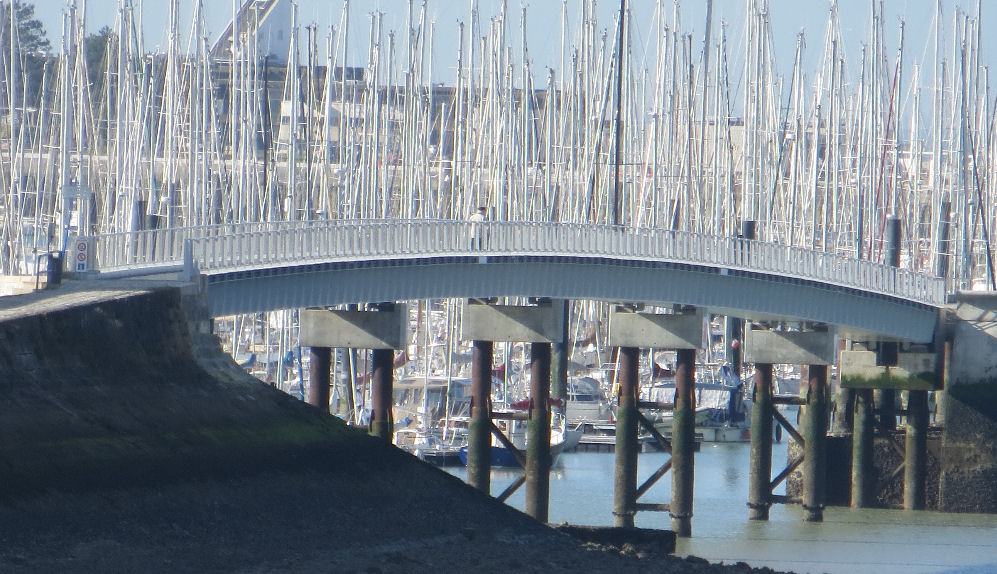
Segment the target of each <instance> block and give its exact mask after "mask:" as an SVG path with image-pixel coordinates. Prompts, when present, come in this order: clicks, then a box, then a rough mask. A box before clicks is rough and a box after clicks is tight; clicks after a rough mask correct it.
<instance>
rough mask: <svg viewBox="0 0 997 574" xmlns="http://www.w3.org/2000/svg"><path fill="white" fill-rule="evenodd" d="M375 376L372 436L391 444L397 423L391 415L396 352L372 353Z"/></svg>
mask: <svg viewBox="0 0 997 574" xmlns="http://www.w3.org/2000/svg"><path fill="white" fill-rule="evenodd" d="M372 355H373V357H372V362H373V363H374V375H373V377H371V390H370V402H371V414H370V434H372V435H373V436H376V437H378V438H382V439H384V440H386V441H388V442H391V433H392V432H393V430H394V426H395V421H394V417H393V416H392V413H391V395H392V387H393V386H394V373H393V372H392V367H393V364H394V361H395V352H394V351H392V350H391V349H374V350H373V353H372Z"/></svg>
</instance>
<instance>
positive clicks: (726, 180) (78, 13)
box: [0, 0, 997, 288]
mask: <svg viewBox="0 0 997 574" xmlns="http://www.w3.org/2000/svg"><path fill="white" fill-rule="evenodd" d="M604 1H606V2H610V0H604ZM203 2H204V0H196V2H194V8H193V9H194V14H193V18H192V22H193V23H192V25H191V28H190V29H189V30H181V28H180V24H179V22H180V20H181V14H180V13H179V12H180V5H179V0H170V15H169V22H168V31H167V41H166V44H165V46H166V47H165V53H159V54H150V53H147V52H146V51H145V50H144V47H143V37H142V33H141V25H140V22H139V15H138V14H137V13H136V9H135V8H134V7H133V5H132V4H133V3H132V1H131V0H119V10H118V14H117V20H116V22H115V24H114V26H113V31H114V34H113V35H112V36H111V37H110V38H111V40H110V41H109V42H107V44H106V51H105V53H104V54H103V57H102V58H100V59H99V62H97V64H96V65H98V66H99V70H92V69H91V70H88V60H87V59H86V57H85V53H86V52H85V47H86V46H85V42H84V38H85V37H86V34H85V29H86V21H85V20H86V19H85V14H84V10H82V9H80V8H78V7H77V6H76V4H75V3H74V2H70V3H69V4H68V5H67V6H66V9H65V16H64V25H63V30H62V49H61V52H60V53H59V54H57V55H55V56H54V57H50V58H48V59H47V60H46V65H45V72H44V76H43V79H42V85H41V88H40V89H39V90H36V94H35V95H34V98H31V97H29V95H28V92H27V90H26V89H25V88H24V86H25V82H24V81H23V78H22V71H21V70H22V68H23V66H21V65H20V62H21V58H22V55H21V54H20V53H19V51H18V49H17V48H18V45H17V41H16V38H15V41H13V42H8V43H7V44H9V45H10V46H11V50H10V52H9V53H5V54H3V57H2V59H0V66H2V74H0V81H2V86H0V91H2V96H3V100H2V102H0V110H2V118H3V123H4V125H3V127H2V134H3V138H2V140H0V141H2V146H0V154H2V162H0V182H2V186H3V193H2V194H0V198H2V199H0V214H2V217H3V220H2V237H3V242H2V245H3V252H2V266H3V269H2V270H3V273H5V274H19V273H29V272H31V265H33V262H34V261H35V259H36V254H37V253H43V252H45V251H47V250H50V249H61V248H63V245H64V239H63V235H64V232H65V231H66V229H65V228H66V227H67V223H68V222H71V225H72V227H73V229H72V233H73V234H76V233H79V234H82V235H93V234H103V233H116V232H133V231H136V230H141V229H146V228H148V227H149V226H150V225H153V226H158V227H167V226H200V225H211V224H219V223H230V222H246V221H285V220H304V219H315V218H330V219H339V218H342V219H357V218H367V219H376V218H395V217H398V218H444V219H462V218H466V217H467V216H468V214H469V213H470V212H472V211H473V210H474V209H475V208H476V207H477V206H479V205H481V206H486V207H488V208H489V214H490V215H489V216H490V217H491V218H493V219H497V220H536V221H562V222H590V223H601V224H614V225H622V226H626V227H654V228H676V229H683V230H689V231H695V232H702V233H708V234H736V233H738V232H739V228H740V222H741V221H743V220H754V221H756V222H757V238H758V239H759V240H763V241H774V242H781V243H786V244H792V245H797V246H803V247H807V248H812V249H819V250H826V251H832V252H835V253H838V254H843V255H847V256H851V257H859V258H863V259H870V260H873V261H882V260H883V258H884V229H885V226H886V221H887V219H888V218H890V217H896V218H899V220H900V222H901V228H902V230H903V231H902V234H903V235H902V236H903V243H902V262H901V264H902V265H903V266H904V267H908V268H914V269H918V270H922V271H924V272H926V273H932V274H936V273H937V274H943V275H946V276H947V277H948V278H949V279H950V286H951V287H960V286H961V287H968V286H969V285H970V284H971V282H972V281H973V280H974V279H976V280H977V283H978V284H979V285H980V286H982V287H984V288H992V274H991V273H989V272H988V269H990V267H991V266H990V265H989V262H990V255H989V249H988V239H989V237H988V233H989V230H991V229H993V227H994V224H995V217H997V211H995V210H994V208H993V206H992V205H991V202H990V201H989V182H990V181H993V180H994V176H995V175H997V162H991V161H990V158H991V157H992V156H993V155H994V154H993V152H994V146H995V145H997V141H995V138H994V137H993V133H994V130H993V122H994V113H995V112H997V109H995V110H991V105H992V101H993V99H992V97H991V94H990V93H989V79H988V69H987V67H986V66H985V65H984V64H983V60H982V58H981V33H982V25H981V22H980V14H981V12H980V9H981V7H980V4H982V2H979V3H978V4H977V6H976V7H975V12H972V13H971V12H964V11H962V10H961V9H958V8H957V9H954V10H952V11H951V12H948V13H947V12H945V10H944V9H943V5H942V2H941V0H938V1H937V3H933V6H931V19H932V23H931V25H930V28H929V31H930V33H931V35H930V37H929V38H927V39H926V42H927V46H924V45H922V46H918V47H917V48H915V49H909V46H908V42H906V41H905V38H904V25H903V22H898V23H897V26H896V28H895V29H888V28H890V26H888V25H887V23H886V22H884V20H885V18H884V17H883V6H882V3H881V2H869V6H870V8H869V13H868V15H867V18H866V22H867V25H866V29H867V30H868V33H867V35H866V36H865V37H863V38H847V41H846V38H844V37H843V36H842V28H841V26H840V24H839V15H838V12H837V7H836V6H835V2H831V3H830V5H829V9H828V12H827V23H826V28H825V30H823V32H822V33H821V34H819V35H817V37H818V38H819V40H818V41H817V42H814V41H813V40H812V39H807V38H806V37H805V36H804V33H802V32H801V33H799V35H798V37H797V42H796V53H795V54H779V56H780V57H781V58H782V59H785V58H786V57H788V56H792V57H793V60H792V61H793V65H792V68H791V73H789V74H788V75H787V74H780V73H778V70H779V69H780V68H778V67H777V64H776V54H775V50H774V47H773V46H774V43H773V38H774V34H775V31H774V30H773V29H772V26H771V25H770V21H769V17H768V2H767V0H744V3H745V14H746V17H745V19H744V22H743V30H738V33H737V34H736V35H737V37H738V38H739V40H738V41H737V42H736V45H735V43H734V42H729V41H728V38H729V37H731V36H732V34H731V25H730V24H728V23H718V22H713V21H712V2H707V8H706V13H707V15H708V16H707V20H706V22H705V34H700V35H698V36H697V37H694V36H692V35H690V34H688V33H686V32H684V31H683V22H682V21H681V16H680V14H681V10H680V8H679V7H678V6H677V3H676V2H674V1H673V0H657V7H656V10H655V12H654V18H653V20H652V21H650V22H640V23H638V22H635V21H634V19H633V17H632V14H631V13H630V12H629V11H626V12H625V13H624V16H623V18H622V21H623V24H624V25H623V26H622V31H621V26H620V24H621V19H620V18H617V19H616V20H615V21H613V22H609V23H608V27H605V28H599V24H598V22H597V21H596V18H595V14H596V11H597V6H596V2H595V0H565V1H564V2H563V8H562V11H561V21H560V22H559V23H558V25H557V26H556V27H555V26H550V27H551V31H552V33H551V34H550V37H551V38H550V42H551V43H554V44H556V43H558V42H559V46H560V48H559V51H558V50H557V48H555V51H558V53H559V58H560V62H559V67H558V68H557V69H558V70H560V71H561V72H560V73H556V72H555V71H554V70H553V69H544V70H537V69H535V67H534V65H533V64H532V61H531V57H530V51H529V47H528V46H527V43H526V41H525V37H526V34H525V33H520V31H521V30H525V29H526V27H527V25H528V24H529V20H528V16H529V14H528V11H527V10H526V9H521V10H510V9H509V8H508V6H507V5H506V6H505V7H503V8H502V9H501V11H500V12H499V13H498V14H495V15H492V16H490V17H487V16H483V15H481V14H480V13H479V12H478V10H477V8H476V5H477V2H476V0H468V4H469V5H468V10H467V17H466V20H464V21H461V22H458V23H457V24H456V26H457V27H458V29H457V37H458V38H459V44H458V45H456V46H447V47H446V49H441V46H439V45H437V44H435V43H434V36H435V34H436V24H435V23H434V22H430V21H428V16H427V14H428V13H429V8H427V7H426V6H425V5H424V3H422V2H416V1H415V0H410V1H409V10H408V14H407V20H406V21H407V27H406V29H404V30H400V31H397V32H392V31H388V30H385V29H384V26H383V20H384V16H383V15H382V14H380V13H376V12H375V13H372V14H370V15H369V28H368V29H366V30H359V31H358V30H354V29H350V25H349V23H350V22H351V18H350V12H351V10H352V11H356V10H358V9H359V8H358V7H357V6H355V5H354V6H351V2H350V1H349V0H345V1H344V3H343V8H342V12H341V14H342V16H341V19H340V20H339V22H337V23H334V24H333V25H332V26H329V27H327V28H325V29H320V28H319V27H318V26H315V25H310V26H300V25H299V23H298V22H297V12H296V7H293V8H292V13H293V16H292V33H291V37H290V39H289V40H290V41H289V44H288V49H287V54H288V56H287V64H286V67H285V65H284V64H283V63H281V64H279V65H278V64H275V63H274V62H271V61H269V59H266V58H263V57H262V56H261V53H260V50H259V49H258V48H257V46H258V43H257V42H256V39H255V36H254V28H255V27H254V24H255V23H254V22H253V19H252V18H248V19H245V20H243V21H241V23H237V24H236V25H235V26H234V28H235V29H234V37H235V38H236V41H235V42H234V45H233V47H232V49H231V50H228V49H226V50H225V55H224V57H218V56H217V55H215V56H213V55H212V52H211V50H210V43H209V38H208V36H207V31H206V28H205V25H204V18H203ZM354 4H355V3H354ZM549 24H550V23H545V25H549ZM737 25H738V26H741V23H738V24H737ZM240 26H242V27H243V28H245V29H240ZM14 29H15V26H14V25H13V24H12V25H11V27H10V28H9V29H6V30H4V31H2V32H0V34H12V33H13V30H14ZM638 32H639V34H640V36H639V35H638ZM364 34H366V35H367V36H368V37H369V38H370V42H369V46H368V48H367V49H366V51H364V53H362V54H360V53H353V52H351V51H350V50H348V47H349V46H351V45H352V44H351V42H354V43H355V40H354V37H355V35H359V36H360V37H362V36H364ZM888 35H891V36H892V37H893V38H898V39H899V41H898V42H895V44H896V45H898V46H899V47H898V49H896V50H893V49H888V48H887V43H888V42H887V41H886V38H887V36H888ZM299 46H300V48H299ZM545 48H546V46H545ZM922 48H923V49H922ZM620 50H622V53H621V52H620ZM807 50H817V52H818V54H819V57H818V58H817V59H816V61H817V62H818V63H819V64H818V66H817V67H816V69H812V70H805V69H804V62H805V61H806V58H805V55H806V51H807ZM910 53H917V54H922V53H923V54H924V57H923V59H922V61H921V62H918V63H917V64H913V65H905V61H904V60H905V58H906V57H907V54H910ZM855 54H858V58H859V61H858V62H854V61H849V59H848V58H846V55H848V56H850V57H853V58H854V55H855ZM557 57H558V56H555V58H557ZM440 60H442V61H443V62H446V65H439V63H438V61H440ZM811 60H813V58H811ZM621 62H622V66H621V65H620V63H621ZM353 63H356V64H359V65H357V66H355V67H357V68H362V71H363V74H362V77H354V76H353V75H351V74H348V73H346V69H347V68H348V67H349V66H351V65H353ZM785 64H786V62H783V65H785ZM89 65H90V66H91V67H93V66H94V65H95V64H94V62H93V61H90V63H89ZM287 69H289V70H297V72H298V73H292V74H285V73H284V70H287ZM438 69H445V70H449V71H450V72H449V73H452V76H451V77H441V76H440V75H439V73H438V72H434V70H438ZM786 69H789V68H786ZM328 70H333V71H334V72H333V73H327V71H328ZM277 72H279V73H277ZM275 73H276V75H277V76H278V77H279V78H280V82H276V84H277V85H276V87H275V85H274V84H275V82H274V81H272V78H273V77H274V76H275ZM621 73H622V77H620V76H619V74H621ZM434 74H436V75H434ZM94 78H96V79H97V80H96V81H93V79H94ZM268 79H270V80H271V81H270V82H268V81H267V80H268ZM91 82H92V83H91ZM444 86H445V87H444ZM274 92H277V93H274ZM280 92H282V93H280ZM11 110H14V113H11ZM282 119H283V123H284V126H285V128H284V130H281V123H282ZM286 126H293V128H294V129H287V127H286ZM81 189H82V190H89V191H92V193H93V199H92V203H90V202H89V201H87V200H85V198H86V197H87V196H86V195H84V196H83V197H84V201H83V203H89V205H86V206H85V208H84V210H83V211H82V212H81V213H82V216H81V215H80V214H78V213H77V214H70V213H69V211H70V210H69V209H67V206H69V205H71V204H69V203H68V202H67V201H66V199H67V198H68V197H75V196H76V195H77V194H79V190H81ZM79 204H80V202H77V204H76V206H75V207H74V209H78V207H79ZM70 215H74V217H73V218H72V219H70V217H69V216H70Z"/></svg>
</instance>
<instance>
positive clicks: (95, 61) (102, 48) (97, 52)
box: [84, 26, 118, 93]
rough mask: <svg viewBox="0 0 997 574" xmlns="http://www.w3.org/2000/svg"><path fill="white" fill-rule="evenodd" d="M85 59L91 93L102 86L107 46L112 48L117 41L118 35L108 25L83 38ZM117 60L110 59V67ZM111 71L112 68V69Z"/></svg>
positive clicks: (97, 90)
mask: <svg viewBox="0 0 997 574" xmlns="http://www.w3.org/2000/svg"><path fill="white" fill-rule="evenodd" d="M84 42H85V43H84V46H85V49H86V50H85V51H86V56H85V57H86V60H87V81H88V82H89V84H90V90H91V92H92V93H99V92H100V91H101V90H103V88H104V81H105V78H104V76H105V75H106V70H105V65H106V62H107V61H106V58H107V57H108V53H107V52H108V48H112V49H113V48H114V47H115V46H117V43H118V35H117V34H116V33H115V32H114V30H112V29H111V27H110V26H104V27H103V28H101V29H100V30H98V31H97V33H96V34H90V35H88V36H87V37H86V40H84ZM115 64H117V60H116V59H114V58H112V59H111V67H112V68H114V67H115ZM112 73H114V70H113V69H112Z"/></svg>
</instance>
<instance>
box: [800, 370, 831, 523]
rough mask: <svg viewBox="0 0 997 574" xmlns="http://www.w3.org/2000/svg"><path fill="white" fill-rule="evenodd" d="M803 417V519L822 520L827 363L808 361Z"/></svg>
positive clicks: (825, 449) (825, 470) (825, 472)
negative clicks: (819, 363)
mask: <svg viewBox="0 0 997 574" xmlns="http://www.w3.org/2000/svg"><path fill="white" fill-rule="evenodd" d="M808 371H809V376H808V380H807V395H806V401H807V408H806V411H805V412H804V415H803V416H804V418H803V429H802V430H803V440H804V443H803V501H802V502H803V512H804V514H803V520H805V521H807V522H822V521H823V520H824V501H825V498H824V496H825V490H826V476H827V406H828V405H827V365H810V366H809V369H808Z"/></svg>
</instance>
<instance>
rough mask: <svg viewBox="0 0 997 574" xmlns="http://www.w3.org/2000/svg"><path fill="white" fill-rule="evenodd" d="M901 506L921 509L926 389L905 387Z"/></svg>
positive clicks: (926, 417) (926, 435) (926, 434)
mask: <svg viewBox="0 0 997 574" xmlns="http://www.w3.org/2000/svg"><path fill="white" fill-rule="evenodd" d="M905 442H906V448H905V451H904V452H905V456H904V508H905V509H906V510H923V509H924V505H925V480H926V477H927V469H928V460H927V459H928V391H908V398H907V437H906V441H905Z"/></svg>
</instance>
